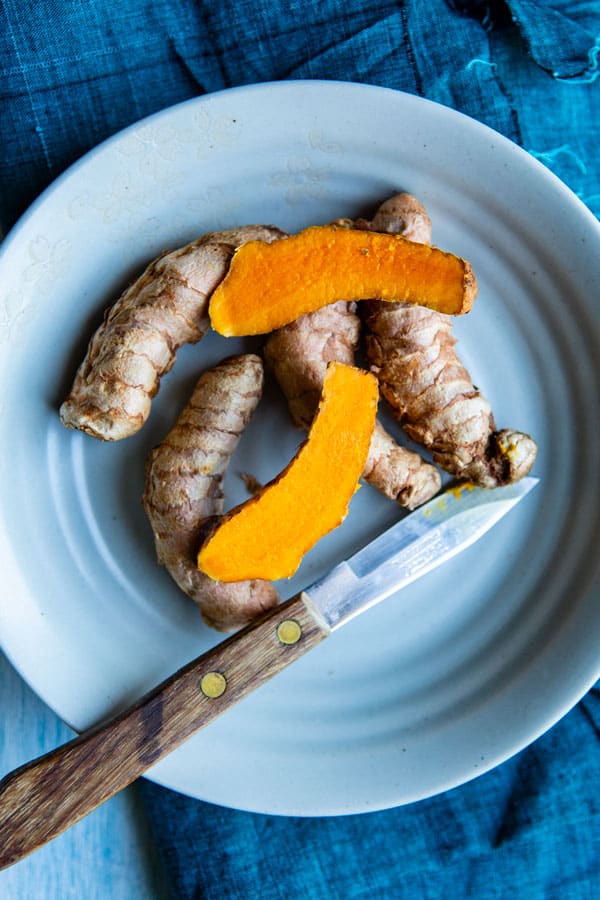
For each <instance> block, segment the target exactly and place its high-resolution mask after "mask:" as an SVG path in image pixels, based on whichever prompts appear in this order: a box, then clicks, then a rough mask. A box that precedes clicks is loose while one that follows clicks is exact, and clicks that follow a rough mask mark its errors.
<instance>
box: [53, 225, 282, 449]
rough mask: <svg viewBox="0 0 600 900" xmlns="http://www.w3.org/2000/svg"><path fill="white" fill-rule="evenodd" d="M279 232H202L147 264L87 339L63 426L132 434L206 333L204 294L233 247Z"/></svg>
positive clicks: (112, 435) (252, 228)
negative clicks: (179, 361) (180, 359)
mask: <svg viewBox="0 0 600 900" xmlns="http://www.w3.org/2000/svg"><path fill="white" fill-rule="evenodd" d="M283 235H284V232H282V231H280V230H279V229H278V228H274V227H270V226H266V225H246V226H244V227H242V228H237V229H233V230H230V231H221V232H213V233H210V234H206V235H203V236H202V237H200V238H198V239H197V240H195V241H193V242H192V243H191V244H188V245H187V246H185V247H182V248H181V249H179V250H174V251H172V252H171V253H166V254H164V255H163V256H161V257H159V258H158V259H156V260H154V261H153V262H151V263H150V265H149V266H148V267H147V268H146V270H145V271H144V272H143V273H142V275H140V277H139V278H138V279H137V280H136V281H135V282H134V283H133V284H132V285H131V286H130V287H129V288H128V289H127V290H126V291H125V292H124V293H123V294H122V295H121V297H120V298H119V299H118V300H117V302H116V303H115V304H114V305H113V306H112V307H111V308H110V309H109V310H108V311H107V313H106V315H105V318H104V322H103V323H102V325H101V326H100V327H99V328H98V330H97V331H96V333H95V334H94V336H93V337H92V340H91V342H90V345H89V347H88V350H87V354H86V356H85V359H84V360H83V362H82V364H81V366H80V367H79V370H78V372H77V374H76V376H75V380H74V383H73V386H72V388H71V392H70V394H69V396H68V397H67V399H66V400H65V402H64V403H63V404H62V406H61V409H60V416H61V419H62V421H63V424H64V425H66V426H67V427H69V428H78V429H80V430H81V431H85V432H87V433H88V434H91V435H93V437H96V438H101V439H102V440H106V441H116V440H120V439H121V438H124V437H128V436H129V435H132V434H135V432H136V431H138V430H139V429H140V428H141V427H142V425H143V424H144V422H145V421H146V419H147V417H148V415H149V412H150V404H151V400H152V397H154V395H155V394H156V392H157V391H158V388H159V382H160V378H161V377H162V375H164V374H165V373H166V372H168V371H169V369H170V368H171V366H172V365H173V363H174V361H175V354H176V352H177V350H178V349H179V347H181V346H182V344H186V343H195V342H197V341H199V340H200V339H201V338H202V337H203V335H204V334H205V333H206V331H207V330H208V328H209V320H208V299H209V296H210V294H211V293H212V291H213V290H214V289H215V287H216V286H217V284H219V282H220V281H221V280H222V278H223V277H224V276H225V273H226V272H227V269H228V267H229V262H230V260H231V257H232V256H233V253H234V251H235V250H236V248H237V247H239V246H240V245H241V244H243V243H244V242H245V241H249V240H252V241H265V242H268V241H273V240H277V239H278V238H281V237H283Z"/></svg>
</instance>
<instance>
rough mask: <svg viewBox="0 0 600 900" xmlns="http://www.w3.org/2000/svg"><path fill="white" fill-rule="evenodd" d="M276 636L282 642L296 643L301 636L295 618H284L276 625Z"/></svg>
mask: <svg viewBox="0 0 600 900" xmlns="http://www.w3.org/2000/svg"><path fill="white" fill-rule="evenodd" d="M277 637H278V639H279V640H280V641H281V643H282V644H297V643H298V641H299V640H300V638H301V637H302V629H301V628H300V625H299V624H298V622H296V620H295V619H284V620H283V622H280V623H279V625H278V626H277Z"/></svg>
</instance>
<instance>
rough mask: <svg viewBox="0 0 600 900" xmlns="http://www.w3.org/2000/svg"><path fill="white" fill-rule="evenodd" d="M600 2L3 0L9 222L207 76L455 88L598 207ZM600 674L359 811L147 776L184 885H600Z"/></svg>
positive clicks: (574, 890)
mask: <svg viewBox="0 0 600 900" xmlns="http://www.w3.org/2000/svg"><path fill="white" fill-rule="evenodd" d="M599 53H600V8H599V4H598V2H585V0H578V2H566V0H556V2H542V0H506V2H500V0H497V2H488V3H486V2H477V0H471V2H469V0H464V2H460V0H427V2H418V0H400V2H392V0H370V2H369V3H368V4H365V3H364V2H362V0H343V2H342V0H320V2H317V0H196V2H194V0H178V2H176V0H154V2H140V0H98V2H95V3H89V2H88V3H85V2H83V0H3V3H2V4H1V5H0V225H1V227H2V229H3V230H4V232H6V231H7V230H8V229H9V228H10V227H11V225H12V224H13V223H14V222H15V220H16V219H17V217H18V216H19V215H20V214H21V213H22V212H23V211H24V210H25V208H26V207H27V206H28V205H29V203H30V202H31V201H32V200H33V199H34V198H35V197H36V196H37V195H38V193H39V192H40V191H41V190H42V189H43V188H44V187H45V186H46V185H48V184H49V183H50V182H51V181H52V180H53V179H54V178H55V177H56V176H57V175H59V174H60V172H62V171H63V170H64V169H65V168H66V167H67V166H68V165H69V164H70V163H71V162H73V161H74V160H75V159H77V158H78V157H79V156H81V155H82V154H83V153H84V152H85V151H86V150H88V149H90V148H91V147H93V146H94V145H96V144H97V143H98V142H99V141H101V140H103V139H104V138H106V137H108V136H110V135H111V134H113V133H115V132H116V131H117V130H119V129H120V128H122V127H124V126H126V125H128V124H130V123H131V122H133V121H136V120H138V119H139V118H141V117H143V116H145V115H148V114H150V113H153V112H155V111H157V110H159V109H162V108H164V107H166V106H169V105H171V104H173V103H176V102H178V101H181V100H185V99H187V98H189V97H193V96H197V95H200V94H203V93H206V92H211V91H214V90H218V89H221V88H226V87H230V86H234V85H238V84H245V83H254V82H260V81H271V80H278V79H285V78H296V79H302V78H324V79H340V80H346V81H358V82H363V83H369V84H376V85H383V86H386V87H391V88H396V89H400V90H404V91H408V92H410V93H415V94H420V95H422V96H426V97H428V98H430V99H432V100H436V101H438V102H440V103H443V104H446V105H448V106H451V107H453V108H455V109H458V110H460V111H462V112H464V113H467V114H468V115H470V116H473V117H474V118H477V119H479V120H481V121H483V122H485V123H486V124H488V125H490V126H492V127H493V128H495V129H497V130H498V131H500V132H502V133H503V134H505V135H506V136H508V137H509V138H511V139H512V140H514V141H516V142H518V143H519V144H521V145H522V146H523V147H524V148H525V149H526V150H528V151H529V152H530V153H532V154H533V155H534V156H536V157H537V158H538V159H539V160H541V161H542V162H543V163H544V164H545V165H547V166H548V167H550V168H551V169H552V170H553V171H554V172H555V173H556V174H557V175H558V176H559V177H560V178H562V179H563V180H564V181H565V182H566V183H567V184H568V185H569V186H570V187H571V188H572V190H573V191H574V192H575V193H576V194H577V195H578V196H579V197H580V198H581V199H582V201H583V202H584V203H586V204H587V205H588V206H589V208H590V209H591V210H592V211H593V212H594V213H595V214H596V215H600V170H599V163H598V147H599V146H600V69H599V63H598V55H599ZM599 786H600V690H599V687H598V686H596V688H594V689H592V690H591V692H590V693H589V694H588V695H587V696H586V697H585V698H584V699H583V700H582V701H581V702H580V703H579V705H578V706H577V707H576V708H575V709H574V710H572V711H571V712H570V713H569V714H568V715H567V716H566V717H565V718H564V719H563V720H562V721H561V722H560V723H559V724H558V725H556V726H555V727H554V728H553V729H552V730H551V731H550V732H548V733H547V734H546V735H545V736H544V737H542V738H540V739H539V740H537V741H536V742H535V743H534V744H533V745H532V746H530V747H529V748H527V749H526V750H524V751H522V752H521V753H520V754H518V755H517V756H516V757H514V758H513V759H512V760H510V761H508V762H506V763H505V764H504V765H502V766H500V767H498V768H497V769H495V770H494V771H492V772H489V773H487V774H486V775H483V776H481V777H480V778H478V779H477V780H475V781H473V782H470V783H469V784H466V785H463V786H462V787H459V788H455V789H454V790H452V791H449V792H447V793H446V794H443V795H441V796H438V797H434V798H431V799H428V800H423V801H421V802H419V803H416V804H412V805H410V806H407V807H402V808H399V809H393V810H388V811H384V812H377V813H368V814H363V815H360V816H348V817H341V818H320V819H311V818H308V819H304V818H285V817H274V816H263V815H257V814H252V813H245V812H240V811H235V810H229V809H223V808H220V807H215V806H212V805H209V804H206V803H202V802H199V801H196V800H193V799H190V798H188V797H184V796H182V795H179V794H175V793H173V792H171V791H168V790H166V789H164V788H161V787H158V786H157V785H154V784H152V783H150V782H147V781H142V782H141V783H140V790H141V791H142V794H143V797H144V800H145V803H146V809H147V812H148V816H149V820H150V823H151V826H152V829H153V832H154V835H155V839H156V843H157V848H158V851H159V852H160V854H161V857H162V859H163V862H164V865H165V867H166V870H167V873H168V879H169V881H170V884H171V886H172V893H173V896H174V897H177V898H215V900H217V898H218V900H223V898H239V900H248V898H260V900H271V898H294V897H300V896H302V897H306V898H324V900H328V898H332V900H337V898H340V900H342V898H343V900H347V898H362V897H370V898H401V900H403V898H411V900H412V898H420V900H422V898H442V897H443V898H446V897H448V898H454V897H457V898H463V897H473V898H476V900H487V898H504V897H509V896H510V897H512V896H513V895H514V896H516V897H519V898H523V900H535V898H540V900H542V898H544V900H552V898H556V900H565V898H567V900H580V898H581V900H598V898H599V897H600V852H599V851H600V799H599Z"/></svg>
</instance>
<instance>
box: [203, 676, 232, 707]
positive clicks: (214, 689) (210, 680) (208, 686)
mask: <svg viewBox="0 0 600 900" xmlns="http://www.w3.org/2000/svg"><path fill="white" fill-rule="evenodd" d="M226 688H227V679H226V678H225V676H224V675H222V674H221V672H207V673H206V675H203V676H202V680H201V682H200V690H201V691H202V693H203V694H204V696H205V697H208V698H209V699H210V700H214V699H215V698H216V697H220V696H221V694H224V693H225V690H226Z"/></svg>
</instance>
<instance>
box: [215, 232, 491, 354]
mask: <svg viewBox="0 0 600 900" xmlns="http://www.w3.org/2000/svg"><path fill="white" fill-rule="evenodd" d="M476 293H477V285H476V281H475V276H474V274H473V271H472V269H471V266H470V264H469V263H468V262H466V261H465V260H463V259H460V258H459V257H457V256H453V255H452V254H451V253H444V252H443V251H442V250H438V249H436V248H433V247H429V246H427V245H425V244H417V243H414V242H412V241H407V240H406V239H405V238H403V237H400V236H399V235H395V234H394V235H392V234H379V233H376V232H368V231H360V230H353V229H348V228H338V227H336V226H335V225H334V226H315V227H313V228H307V229H306V230H305V231H301V232H300V233H299V234H296V235H292V236H290V237H286V238H284V239H283V240H280V241H275V242H274V243H272V244H266V243H264V242H257V241H249V242H247V243H245V244H244V246H243V247H240V248H239V249H238V250H237V251H236V252H235V253H234V255H233V258H232V260H231V264H230V266H229V270H228V272H227V275H226V277H225V278H224V280H223V281H222V282H221V284H220V285H219V286H218V287H217V289H216V290H215V291H214V293H213V295H212V297H211V300H210V305H209V314H210V319H211V323H212V326H213V328H214V329H215V330H216V331H218V332H219V333H220V334H223V335H225V336H227V337H230V336H233V335H249V334H266V333H268V332H270V331H274V330H275V329H276V328H281V327H282V326H283V325H287V324H288V323H289V322H292V321H293V320H294V319H297V318H298V316H301V315H304V313H309V312H313V311H314V310H315V309H319V308H320V307H322V306H326V305H327V304H329V303H334V302H335V301H337V300H346V301H353V300H361V299H363V298H364V297H377V298H378V299H381V300H386V301H402V302H405V303H413V304H419V305H422V306H428V307H431V308H433V309H436V310H439V311H440V312H444V313H450V314H452V315H459V314H461V313H465V312H468V311H469V309H470V308H471V305H472V303H473V300H474V299H475V295H476Z"/></svg>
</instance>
